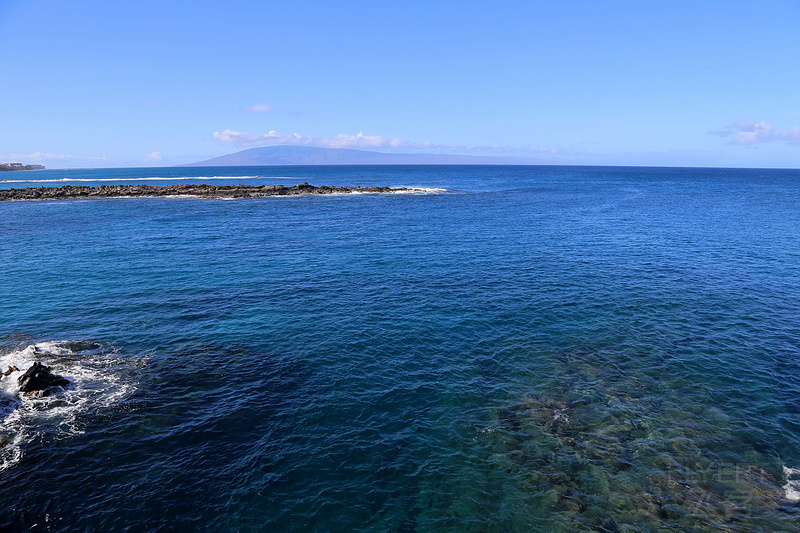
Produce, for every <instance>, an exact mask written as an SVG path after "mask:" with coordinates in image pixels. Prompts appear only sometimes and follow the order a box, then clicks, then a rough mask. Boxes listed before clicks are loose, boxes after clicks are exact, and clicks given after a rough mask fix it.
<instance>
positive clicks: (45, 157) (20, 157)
mask: <svg viewBox="0 0 800 533" xmlns="http://www.w3.org/2000/svg"><path fill="white" fill-rule="evenodd" d="M0 158H1V159H3V160H9V161H11V160H13V161H11V162H14V163H16V162H20V163H42V162H44V161H69V160H72V159H73V157H72V155H70V154H48V153H45V152H34V153H32V154H9V155H4V156H0Z"/></svg>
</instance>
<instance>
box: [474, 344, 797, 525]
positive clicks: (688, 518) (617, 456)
mask: <svg viewBox="0 0 800 533" xmlns="http://www.w3.org/2000/svg"><path fill="white" fill-rule="evenodd" d="M618 358H621V355H620V354H606V356H604V355H603V354H600V353H591V352H582V351H575V352H571V353H567V354H564V356H563V357H561V358H554V359H555V360H554V361H553V362H554V363H555V364H554V365H553V366H552V367H551V373H552V376H553V379H552V380H549V379H545V380H543V382H541V383H540V384H539V386H537V387H535V388H534V390H531V392H530V393H528V394H524V395H522V396H521V397H518V398H517V400H516V401H513V402H511V403H510V404H508V405H506V406H504V407H502V408H500V409H497V411H496V412H495V417H496V418H495V420H494V422H493V423H490V424H489V426H488V428H487V430H486V431H484V432H483V433H481V440H485V442H486V444H488V445H489V448H490V451H491V453H490V454H489V456H488V457H487V464H491V465H493V469H494V471H495V473H490V474H488V476H487V477H493V478H497V479H495V481H494V483H498V482H501V483H502V484H503V493H504V496H503V497H504V498H505V499H510V500H513V501H514V502H515V503H518V505H519V506H520V508H521V509H534V510H535V512H534V513H533V514H532V516H531V520H537V519H538V518H537V517H552V520H551V521H550V522H548V523H547V524H546V529H547V530H548V531H565V532H566V531H570V532H574V531H629V532H634V531H636V532H653V533H655V532H661V531H697V532H700V531H731V532H733V531H742V532H744V531H798V530H800V528H796V525H795V520H796V518H797V517H796V512H798V507H797V504H796V502H793V501H791V500H789V499H787V497H786V491H785V487H784V486H782V485H783V483H784V482H785V479H784V477H786V475H785V474H783V472H782V471H781V461H780V460H779V458H778V457H776V456H775V455H774V453H772V452H769V451H767V452H763V451H759V448H763V447H761V446H754V445H753V444H752V443H750V442H748V440H747V439H746V438H744V437H746V436H747V435H749V434H750V431H748V430H747V427H746V426H744V427H741V428H740V427H738V426H739V425H738V424H737V423H736V422H735V421H734V420H733V419H732V418H731V417H729V416H726V415H725V414H724V413H723V412H721V411H720V410H719V409H718V408H717V407H715V406H714V405H709V404H704V403H697V402H696V399H695V398H692V397H690V395H689V394H686V393H685V391H676V390H671V389H670V387H669V386H667V384H666V383H665V382H663V381H662V380H660V379H659V377H658V375H657V373H655V372H653V373H650V372H643V371H641V369H639V370H637V369H635V368H633V366H632V365H631V367H630V368H627V369H624V368H622V367H621V366H620V365H619V364H618ZM783 470H784V471H786V470H787V469H786V468H785V467H784V468H783ZM498 480H502V481H498ZM522 502H524V503H522Z"/></svg>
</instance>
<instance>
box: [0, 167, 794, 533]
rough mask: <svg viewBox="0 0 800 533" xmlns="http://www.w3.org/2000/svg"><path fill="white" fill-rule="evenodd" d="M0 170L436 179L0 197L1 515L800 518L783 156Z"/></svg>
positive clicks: (281, 522)
mask: <svg viewBox="0 0 800 533" xmlns="http://www.w3.org/2000/svg"><path fill="white" fill-rule="evenodd" d="M0 178H2V182H0V187H2V188H9V187H23V186H40V185H59V184H62V183H72V182H76V183H78V182H79V183H92V182H94V183H109V182H108V181H100V180H127V181H115V183H125V182H137V181H135V180H141V179H143V178H148V180H147V182H150V183H155V184H167V183H185V182H191V181H195V182H208V181H209V180H211V179H213V180H214V183H219V184H226V183H239V182H242V183H249V184H260V183H266V184H272V183H282V184H284V185H292V184H295V183H299V182H302V181H308V182H309V183H312V184H314V185H391V186H402V185H406V186H417V187H428V188H437V189H438V188H443V189H446V192H436V191H432V192H430V193H428V194H416V195H358V196H330V197H292V198H263V199H251V200H233V201H219V200H200V199H193V198H169V199H161V198H141V199H108V200H88V201H62V202H49V201H48V202H12V203H0V252H2V258H3V269H2V291H0V365H2V366H3V369H5V367H6V366H7V365H9V364H16V365H17V366H18V367H21V368H22V367H24V365H30V364H31V362H32V361H34V360H41V361H44V362H45V363H46V364H49V365H51V366H52V367H53V368H54V370H55V371H57V372H58V373H60V374H62V375H64V376H66V377H68V378H69V379H70V380H71V381H72V385H71V386H70V387H68V389H67V390H66V391H64V392H63V393H61V394H59V395H56V396H53V397H51V398H47V399H31V398H26V397H22V398H20V397H19V396H18V393H17V391H16V389H15V384H14V383H15V381H16V380H15V376H16V375H18V374H12V375H11V376H9V377H6V378H3V379H2V380H0V389H1V390H2V397H0V408H2V414H0V416H2V417H3V419H2V423H0V461H1V462H0V465H2V470H0V494H2V495H3V496H2V498H3V503H4V505H3V506H2V508H0V526H2V527H5V528H6V529H10V530H27V529H30V530H33V531H76V530H84V531H99V530H114V531H141V530H144V529H147V528H149V529H152V530H163V531H170V530H172V531H195V530H201V531H260V530H268V531H352V530H359V531H642V532H651V531H653V532H655V531H800V526H799V525H798V520H799V519H800V507H798V505H797V502H796V501H795V500H797V499H800V494H798V492H797V491H800V470H796V469H798V468H800V439H799V437H800V408H798V398H800V372H798V370H799V369H798V367H799V366H800V312H798V301H800V298H799V297H800V172H798V171H785V170H784V171H780V170H722V169H648V168H593V167H294V168H292V167H273V168H241V169H223V168H216V169H120V170H115V169H112V170H74V171H44V172H35V173H20V172H15V173H3V174H2V175H0ZM152 178H158V179H155V180H154V179H152ZM33 179H36V180H42V181H37V182H29V183H23V181H24V180H33ZM49 180H56V181H49ZM79 180H87V181H79ZM88 341H92V343H89V342H88ZM94 343H96V344H94Z"/></svg>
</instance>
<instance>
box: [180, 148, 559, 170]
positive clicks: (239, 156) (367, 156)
mask: <svg viewBox="0 0 800 533" xmlns="http://www.w3.org/2000/svg"><path fill="white" fill-rule="evenodd" d="M553 163H554V162H553V161H543V160H537V159H527V158H524V157H494V156H471V155H446V154H389V153H384V152H372V151H369V150H351V149H345V148H316V147H311V146H263V147H260V148H250V149H248V150H242V151H241V152H236V153H233V154H228V155H223V156H220V157H215V158H213V159H208V160H206V161H200V162H199V163H189V164H186V165H180V166H182V167H248V166H269V165H548V164H553Z"/></svg>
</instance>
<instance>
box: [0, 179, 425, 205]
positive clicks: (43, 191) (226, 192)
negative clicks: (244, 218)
mask: <svg viewBox="0 0 800 533" xmlns="http://www.w3.org/2000/svg"><path fill="white" fill-rule="evenodd" d="M416 191H419V192H423V189H414V188H411V187H397V188H392V187H344V186H343V187H332V186H328V185H320V186H314V185H309V184H308V183H300V184H297V185H292V186H290V187H285V186H283V185H241V184H239V185H207V184H205V183H201V184H196V185H195V184H182V185H165V186H163V187H162V186H157V185H99V186H94V187H92V186H89V185H62V186H60V187H27V188H24V189H13V188H12V189H3V190H0V202H3V201H6V202H8V201H19V200H75V199H82V198H137V197H138V198H159V197H169V196H192V197H197V198H204V199H216V198H262V197H265V196H299V195H305V194H319V195H322V194H357V193H361V194H363V193H373V194H375V193H408V192H416Z"/></svg>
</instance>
